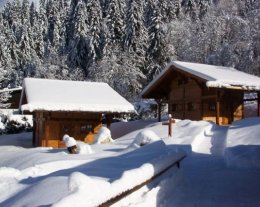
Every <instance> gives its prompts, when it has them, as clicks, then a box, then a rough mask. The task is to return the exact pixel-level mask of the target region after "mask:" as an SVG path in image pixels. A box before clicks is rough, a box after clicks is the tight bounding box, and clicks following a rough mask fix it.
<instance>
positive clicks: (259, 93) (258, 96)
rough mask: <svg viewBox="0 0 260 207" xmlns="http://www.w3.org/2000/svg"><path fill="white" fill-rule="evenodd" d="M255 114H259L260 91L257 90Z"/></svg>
mask: <svg viewBox="0 0 260 207" xmlns="http://www.w3.org/2000/svg"><path fill="white" fill-rule="evenodd" d="M257 116H258V117H259V116H260V92H257Z"/></svg>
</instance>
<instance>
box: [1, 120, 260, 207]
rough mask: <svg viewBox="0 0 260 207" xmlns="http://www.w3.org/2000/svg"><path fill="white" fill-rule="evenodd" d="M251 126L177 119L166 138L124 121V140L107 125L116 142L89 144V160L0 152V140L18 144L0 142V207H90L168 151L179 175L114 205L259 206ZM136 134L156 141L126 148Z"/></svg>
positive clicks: (153, 127) (255, 130)
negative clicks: (180, 155)
mask: <svg viewBox="0 0 260 207" xmlns="http://www.w3.org/2000/svg"><path fill="white" fill-rule="evenodd" d="M259 123H260V118H250V119H245V120H241V121H237V122H234V123H233V124H232V125H231V126H229V127H222V126H217V125H215V124H213V123H211V122H205V121H190V120H182V121H180V120H177V122H176V124H175V125H174V127H173V137H172V138H168V136H167V134H168V132H167V126H166V125H162V123H157V122H145V123H143V122H142V121H136V122H129V125H131V131H127V132H126V133H125V134H123V132H122V131H124V128H127V123H124V125H122V123H114V124H113V128H112V130H113V131H114V132H113V131H112V135H113V134H117V135H118V134H121V135H122V137H121V138H119V139H116V140H115V141H114V142H113V143H111V144H103V145H98V144H96V145H92V146H91V148H92V150H93V153H92V154H81V155H80V154H76V155H70V154H67V152H66V150H65V149H56V150H54V149H51V148H31V149H25V148H22V147H15V146H4V143H5V140H6V141H8V144H11V141H10V139H12V140H13V141H14V143H15V144H19V143H21V142H18V140H19V139H20V138H19V136H16V137H15V136H12V137H10V136H0V140H1V142H0V145H2V146H0V157H1V159H0V203H1V202H2V203H1V205H0V206H30V207H33V206H40V205H47V206H49V205H52V206H63V207H64V206H65V207H66V206H93V205H94V204H95V203H96V202H97V201H100V200H102V199H104V198H107V197H108V196H109V195H111V194H113V193H118V191H120V189H122V187H127V188H128V187H130V186H131V185H133V184H135V182H136V181H137V180H139V179H145V178H149V177H150V176H151V175H152V174H153V173H154V172H155V171H156V169H157V167H159V166H161V165H163V163H165V162H168V161H169V158H170V160H172V159H174V158H175V155H174V154H172V153H176V152H183V151H185V152H186V154H187V157H186V158H185V159H184V160H183V161H182V163H181V168H180V170H178V169H173V170H171V171H169V172H168V173H166V174H164V175H163V176H162V177H160V179H157V180H155V182H153V183H151V184H149V185H146V186H144V187H142V188H141V189H140V190H138V191H137V192H135V193H133V194H131V195H130V196H128V197H126V198H125V199H123V200H121V201H120V202H118V203H116V204H114V206H149V207H150V206H159V205H160V206H184V207H186V206H187V207H190V206H202V207H208V206H211V207H215V206H216V207H217V206H229V207H237V206H238V207H240V206H241V207H242V206H247V207H255V206H260V198H259V194H260V190H259V185H260V165H259V163H260V154H259V146H260V145H259V144H260V143H259V137H260V124H259ZM134 125H135V128H134ZM141 125H142V126H143V128H140V126H141ZM122 126H124V127H122ZM147 130H150V131H151V132H153V133H151V132H150V133H147ZM115 131H118V133H115ZM140 134H142V136H143V137H144V139H145V140H149V139H147V136H148V137H149V136H151V138H152V137H156V139H155V140H158V137H160V138H162V140H163V141H164V142H162V141H157V142H153V143H152V144H147V145H146V146H145V147H138V146H133V145H132V143H133V141H134V140H135V139H136V141H140V140H139V139H140ZM154 134H156V135H157V136H158V137H157V136H155V135H154ZM22 138H23V140H25V134H24V135H23V136H22ZM8 139H9V140H8ZM28 139H30V134H28ZM150 140H152V139H150ZM164 143H165V144H164ZM245 163H246V164H245ZM7 186H8V187H7ZM7 188H8V190H6V189H7ZM32 192H33V193H32ZM88 196H89V197H88Z"/></svg>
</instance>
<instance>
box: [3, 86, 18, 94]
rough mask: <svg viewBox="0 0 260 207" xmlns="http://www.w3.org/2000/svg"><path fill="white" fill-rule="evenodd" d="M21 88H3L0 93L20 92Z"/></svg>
mask: <svg viewBox="0 0 260 207" xmlns="http://www.w3.org/2000/svg"><path fill="white" fill-rule="evenodd" d="M21 90H22V87H17V88H4V89H1V90H0V93H3V92H14V91H21Z"/></svg>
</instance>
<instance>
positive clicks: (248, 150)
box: [225, 145, 260, 168]
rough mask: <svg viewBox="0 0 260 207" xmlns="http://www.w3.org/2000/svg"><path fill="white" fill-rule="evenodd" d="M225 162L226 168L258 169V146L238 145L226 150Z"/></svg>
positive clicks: (259, 154) (259, 161)
mask: <svg viewBox="0 0 260 207" xmlns="http://www.w3.org/2000/svg"><path fill="white" fill-rule="evenodd" d="M225 161H226V164H227V166H228V167H236V168H260V146H259V145H239V146H235V147H230V148H227V149H226V151H225Z"/></svg>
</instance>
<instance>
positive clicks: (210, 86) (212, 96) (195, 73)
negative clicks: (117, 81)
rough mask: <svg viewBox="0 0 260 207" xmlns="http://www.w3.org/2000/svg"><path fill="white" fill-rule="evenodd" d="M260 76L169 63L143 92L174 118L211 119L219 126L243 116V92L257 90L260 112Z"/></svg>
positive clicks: (213, 67)
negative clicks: (162, 106)
mask: <svg viewBox="0 0 260 207" xmlns="http://www.w3.org/2000/svg"><path fill="white" fill-rule="evenodd" d="M259 91H260V78H259V77H256V76H253V75H250V74H247V73H244V72H241V71H238V70H236V69H234V68H229V67H223V66H214V65H206V64H198V63H190V62H180V61H174V62H172V63H170V64H169V65H168V66H167V67H166V68H165V69H164V70H163V71H162V72H161V73H160V74H159V75H158V76H157V77H156V78H155V79H154V80H153V81H152V82H151V83H150V84H149V85H148V86H147V87H146V88H145V89H144V90H143V91H142V94H141V95H142V97H143V98H153V99H156V100H157V102H158V105H159V107H158V109H159V120H160V113H161V112H160V105H161V103H163V102H165V103H168V111H169V114H171V115H172V116H173V117H174V118H177V119H191V120H210V121H213V122H215V123H217V124H220V125H227V124H230V123H231V122H232V121H234V120H239V119H242V118H243V117H244V108H243V107H244V104H243V103H244V101H245V98H244V92H254V93H256V94H257V96H255V98H250V99H247V100H248V101H256V102H257V114H258V116H259V114H260V106H259V104H260V93H259Z"/></svg>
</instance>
